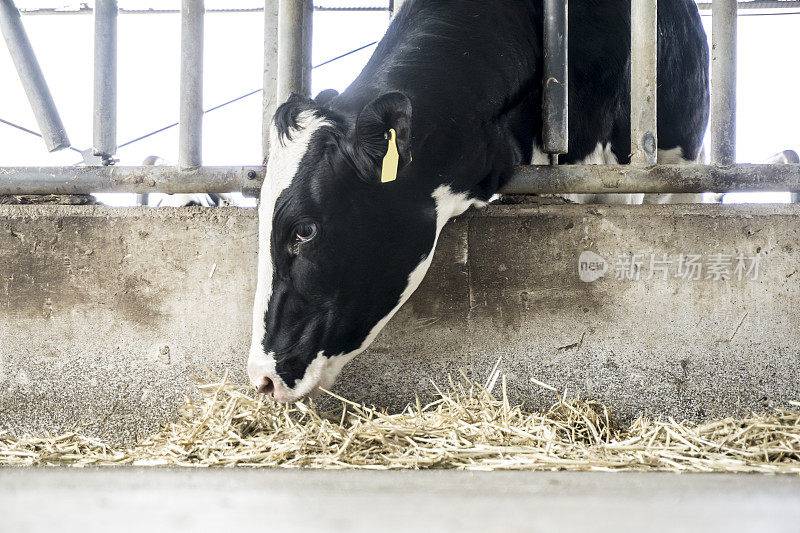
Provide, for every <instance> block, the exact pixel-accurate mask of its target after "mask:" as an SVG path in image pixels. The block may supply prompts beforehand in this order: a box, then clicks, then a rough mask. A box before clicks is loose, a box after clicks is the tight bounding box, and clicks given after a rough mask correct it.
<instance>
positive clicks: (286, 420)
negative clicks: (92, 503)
mask: <svg viewBox="0 0 800 533" xmlns="http://www.w3.org/2000/svg"><path fill="white" fill-rule="evenodd" d="M498 381H499V383H497V385H498V386H499V388H500V393H499V394H498V396H499V397H497V398H496V397H495V396H493V395H492V394H491V393H490V392H489V391H490V390H493V389H494V387H495V383H496V382H498ZM449 385H450V386H449V388H448V389H447V390H444V391H440V392H439V395H440V397H439V399H438V400H437V401H435V402H433V403H431V404H428V405H421V404H420V403H419V402H417V403H416V404H414V405H409V406H408V407H407V408H406V409H405V410H404V411H403V412H402V413H399V414H386V413H382V412H380V411H378V410H375V409H372V408H370V407H367V406H365V405H361V404H357V403H353V402H349V401H347V400H345V399H343V398H338V397H337V398H338V399H339V400H340V401H341V402H342V403H343V405H344V406H345V407H346V409H344V410H342V411H341V412H340V413H339V414H338V415H337V416H336V417H334V416H333V415H331V414H324V413H319V412H317V411H316V410H315V409H314V408H313V406H309V405H308V404H307V403H296V404H294V405H289V406H281V405H275V404H273V403H271V402H265V401H264V400H262V399H260V398H256V397H255V395H254V394H253V393H252V392H251V391H250V389H249V388H248V387H239V386H235V385H232V384H230V383H228V382H227V380H226V379H223V380H221V381H220V382H219V383H201V384H200V392H201V401H200V402H192V401H190V400H189V399H188V398H187V403H186V406H184V407H183V408H182V410H181V414H180V419H179V421H177V422H174V423H171V424H169V425H168V426H167V427H165V428H163V429H162V430H161V431H159V432H158V433H156V434H153V435H151V436H149V437H147V438H145V439H143V440H142V441H141V442H139V443H138V444H136V445H135V446H133V447H131V448H119V447H114V446H111V445H109V444H107V443H104V442H102V441H100V440H98V439H93V438H89V437H86V436H81V435H79V434H76V433H69V434H65V435H60V436H55V437H14V436H12V435H10V434H8V433H6V434H2V433H0V465H69V466H86V465H142V466H152V465H175V466H187V467H209V466H220V467H234V466H273V467H284V468H300V467H305V468H362V469H424V468H457V469H476V470H499V469H526V470H669V471H696V472H711V471H718V472H762V473H800V409H794V408H800V403H797V402H792V403H791V407H792V408H791V409H778V410H775V411H774V412H772V413H768V414H765V415H762V416H755V415H754V416H750V417H747V418H743V419H733V418H728V419H725V420H716V421H713V422H708V423H703V424H689V423H679V422H676V421H674V420H668V421H657V420H647V419H644V418H642V419H639V420H637V421H636V422H634V423H633V424H631V425H630V426H629V427H617V426H616V425H615V424H614V423H613V422H612V418H611V416H610V412H609V409H608V408H607V407H605V406H603V405H600V404H598V403H595V402H591V401H585V400H581V399H579V398H578V399H570V400H566V399H564V398H563V396H562V395H559V394H558V393H556V391H555V390H554V389H552V388H551V387H548V386H547V385H545V384H542V386H544V387H546V388H549V389H550V390H552V391H553V393H554V395H555V397H556V398H557V400H556V402H555V404H554V405H553V406H552V408H550V409H549V410H548V411H546V412H528V411H526V410H525V409H523V408H522V407H521V406H514V405H510V404H509V402H508V399H507V396H506V394H505V390H506V381H505V378H504V377H499V376H498V373H497V370H496V369H495V372H493V375H492V376H490V379H489V380H488V381H487V383H486V384H485V385H483V386H481V385H478V384H475V383H473V382H471V381H469V380H468V379H467V378H466V377H463V378H462V379H460V380H458V381H453V380H451V381H450V384H449ZM437 390H438V389H437Z"/></svg>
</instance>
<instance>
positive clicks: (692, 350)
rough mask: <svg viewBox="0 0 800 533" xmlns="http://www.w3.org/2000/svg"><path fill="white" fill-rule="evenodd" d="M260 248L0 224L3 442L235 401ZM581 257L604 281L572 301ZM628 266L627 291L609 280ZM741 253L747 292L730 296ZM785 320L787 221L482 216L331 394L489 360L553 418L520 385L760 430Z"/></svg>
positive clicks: (149, 219) (122, 431) (68, 211)
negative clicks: (199, 398) (216, 392)
mask: <svg viewBox="0 0 800 533" xmlns="http://www.w3.org/2000/svg"><path fill="white" fill-rule="evenodd" d="M256 232H257V224H256V220H255V213H254V212H253V211H242V210H237V209H202V208H184V209H112V208H106V207H92V206H59V207H53V206H39V207H37V206H0V427H6V428H11V429H12V430H14V431H16V432H20V433H24V432H32V433H43V432H50V433H55V432H59V431H63V430H66V429H71V428H74V427H76V426H77V427H79V428H81V429H82V430H84V431H86V432H89V433H91V434H96V435H102V436H106V437H111V438H114V439H116V440H131V439H133V438H135V437H136V436H137V435H141V434H142V433H145V432H147V431H150V430H152V429H154V428H155V427H156V426H157V425H158V424H159V423H162V422H164V421H166V420H168V419H169V418H170V417H172V416H174V413H175V408H176V406H178V405H179V404H180V402H181V397H182V395H183V393H184V392H186V391H189V390H191V388H192V376H193V375H200V376H204V375H206V374H207V371H208V370H212V371H216V372H220V371H222V370H223V369H224V368H229V369H230V370H231V375H232V376H233V377H234V378H235V379H237V380H242V381H244V366H245V361H246V357H247V355H246V354H247V347H248V345H249V330H250V320H251V318H250V306H251V298H252V294H253V292H254V289H255V270H256V262H255V261H256V249H255V245H256ZM584 251H592V252H594V253H597V254H599V255H600V256H601V257H603V258H605V259H606V261H607V262H608V268H609V270H608V272H607V273H606V275H605V277H603V278H600V279H598V280H596V281H594V282H591V283H587V282H584V281H581V279H580V277H579V274H578V263H579V261H578V259H579V257H580V256H581V253H582V252H584ZM630 254H642V255H641V256H639V255H637V257H636V259H637V261H638V260H641V262H642V265H641V270H640V272H639V275H638V277H639V279H635V278H636V277H637V275H636V273H635V272H634V274H633V275H631V276H630V277H632V278H634V279H625V280H620V279H617V269H616V268H615V263H617V262H620V263H621V264H623V263H624V261H625V259H626V257H627V258H628V260H630V257H631V256H630ZM654 254H655V255H656V256H657V257H656V258H657V259H661V257H662V256H663V255H664V254H666V255H668V256H669V258H670V259H671V260H673V261H675V260H677V259H678V257H679V256H680V254H697V255H701V256H703V257H702V259H701V260H702V263H703V266H704V269H707V268H708V266H709V265H711V264H714V262H715V260H714V258H713V255H714V254H722V256H723V257H722V258H721V259H723V261H722V263H724V260H725V259H730V261H731V264H730V266H729V270H730V272H729V273H728V275H727V276H724V277H726V278H727V279H724V280H714V279H708V280H706V279H701V280H696V281H692V280H685V279H682V278H678V277H675V275H676V274H677V265H675V264H673V265H672V266H671V267H670V272H669V276H670V277H669V279H668V280H666V281H664V280H662V279H661V274H659V275H657V276H654V278H653V279H650V280H648V279H647V278H648V277H649V276H650V260H651V256H653V255H654ZM739 254H742V256H743V257H744V258H745V263H746V265H745V266H746V267H749V266H751V264H752V259H751V258H752V257H755V256H758V257H759V258H760V263H759V267H760V268H759V272H758V273H757V274H758V275H757V276H754V274H755V273H752V272H751V273H749V274H748V275H745V274H746V273H742V276H741V278H742V279H739V277H740V276H739V275H738V273H737V272H736V271H735V268H736V265H737V260H736V256H738V255H739ZM618 256H619V257H618ZM717 259H720V258H717ZM598 261H599V260H598ZM716 263H717V264H720V261H719V260H717V261H716ZM723 267H724V265H723ZM723 270H724V268H723ZM626 272H627V273H628V274H629V273H630V271H629V270H627V271H626ZM706 273H707V272H706V271H704V272H703V273H702V278H705V277H706ZM753 277H755V278H756V279H751V278H753ZM798 309H800V208H799V207H798V206H751V207H730V206H718V205H696V206H631V207H628V206H615V207H599V206H576V205H536V204H520V205H502V206H492V207H491V208H489V209H488V210H486V211H483V212H472V213H469V214H467V215H465V216H463V217H461V218H460V219H457V220H455V221H454V222H452V223H451V224H449V225H448V227H447V228H446V229H445V231H444V233H443V235H442V238H441V241H440V245H439V248H438V250H437V254H436V258H435V260H434V264H433V266H432V268H431V271H430V272H429V274H428V277H427V278H426V280H425V282H424V283H423V286H422V287H421V288H420V290H419V291H418V292H417V293H416V294H415V295H414V297H413V298H412V300H411V301H409V303H408V304H407V305H406V306H405V307H404V308H403V309H402V310H401V311H400V312H399V313H398V315H397V316H396V317H395V318H394V319H393V320H392V322H391V323H390V325H389V326H388V327H387V329H386V330H385V332H384V333H383V334H382V335H381V336H380V337H379V339H378V340H377V341H376V343H375V345H374V346H373V347H372V348H371V349H370V350H369V352H368V353H366V354H364V355H362V356H361V357H360V358H358V359H357V360H356V361H354V362H353V363H351V365H350V366H349V367H348V368H347V369H346V370H345V372H344V373H343V375H342V377H341V379H340V381H339V384H338V385H337V388H336V390H337V392H339V393H342V394H345V395H347V396H348V397H351V398H353V399H359V398H363V399H365V400H368V401H372V402H376V403H377V404H379V405H384V406H388V407H395V408H396V407H399V406H402V404H404V403H405V402H406V401H408V400H410V399H412V398H413V395H414V393H420V394H421V395H422V396H423V397H424V396H430V395H431V394H432V393H433V387H432V385H431V381H430V380H435V381H436V382H438V383H446V379H447V378H446V376H447V374H448V373H456V372H457V371H458V370H459V369H463V370H464V371H465V372H466V373H467V374H468V375H471V376H473V377H475V378H476V379H478V380H481V381H483V380H484V379H485V377H486V376H487V375H488V373H489V371H490V369H491V367H492V366H493V365H494V363H495V362H496V361H497V359H498V357H501V356H502V358H503V363H502V364H501V369H502V372H503V373H505V374H506V375H507V378H508V383H509V392H510V394H511V396H512V400H514V401H518V400H524V401H526V403H527V404H528V405H531V406H544V405H549V404H550V403H551V402H552V400H553V397H552V394H551V393H549V392H547V391H545V390H542V389H541V388H540V387H538V386H537V385H535V384H534V383H532V382H531V378H534V379H537V380H540V381H543V382H546V383H549V384H551V385H553V386H555V387H557V388H558V389H560V390H563V389H568V390H569V391H571V392H573V393H574V392H579V391H580V392H581V393H582V394H584V395H585V396H590V397H592V398H594V399H597V400H600V401H603V402H606V403H608V404H610V405H612V406H613V407H614V408H615V409H616V411H617V413H618V414H619V415H620V416H622V417H626V418H629V417H632V416H636V415H638V414H640V413H642V412H647V413H649V414H651V415H659V416H667V415H669V416H674V417H676V418H684V417H686V418H691V419H701V418H706V417H712V416H724V415H729V414H736V413H738V412H744V411H746V410H748V409H754V410H763V409H766V408H769V407H771V406H777V405H783V404H784V403H785V401H786V400H789V399H795V400H796V399H800V342H798V341H800V327H799V326H800V316H798Z"/></svg>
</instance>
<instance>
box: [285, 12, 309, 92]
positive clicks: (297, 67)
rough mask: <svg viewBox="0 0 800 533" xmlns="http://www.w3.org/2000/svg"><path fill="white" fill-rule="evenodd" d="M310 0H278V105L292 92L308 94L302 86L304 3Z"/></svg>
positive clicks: (304, 41)
mask: <svg viewBox="0 0 800 533" xmlns="http://www.w3.org/2000/svg"><path fill="white" fill-rule="evenodd" d="M310 1H311V0H280V9H279V12H278V103H279V104H280V103H283V102H285V101H286V99H287V98H289V95H290V94H291V93H293V92H294V93H299V94H306V95H307V94H308V92H307V91H306V89H307V88H306V87H304V86H303V85H304V79H303V71H304V61H305V59H304V58H305V57H306V55H305V50H304V48H305V43H306V40H305V34H304V33H303V28H304V26H305V24H306V21H305V14H306V12H307V10H306V6H305V4H307V3H310Z"/></svg>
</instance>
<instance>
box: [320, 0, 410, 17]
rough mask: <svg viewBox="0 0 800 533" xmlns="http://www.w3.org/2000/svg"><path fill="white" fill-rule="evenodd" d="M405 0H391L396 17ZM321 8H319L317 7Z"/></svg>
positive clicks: (390, 3)
mask: <svg viewBox="0 0 800 533" xmlns="http://www.w3.org/2000/svg"><path fill="white" fill-rule="evenodd" d="M403 2H405V0H389V14H390V15H391V16H392V17H394V16H395V15H396V14H397V12H398V11H400V8H401V7H403ZM317 9H319V8H317Z"/></svg>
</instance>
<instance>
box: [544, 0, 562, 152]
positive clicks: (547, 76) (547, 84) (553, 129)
mask: <svg viewBox="0 0 800 533" xmlns="http://www.w3.org/2000/svg"><path fill="white" fill-rule="evenodd" d="M567 10H568V7H567V0H545V3H544V97H543V117H542V118H543V122H544V132H543V134H542V144H543V149H544V151H545V152H547V153H548V154H550V163H551V164H558V155H559V154H566V153H567V151H568V149H569V116H568V111H569V107H568V106H569V100H568V94H569V91H568V81H569V73H568V69H567V64H568V62H569V51H568V44H567V43H568V28H567V20H568V11H567Z"/></svg>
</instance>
